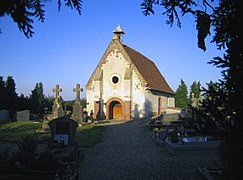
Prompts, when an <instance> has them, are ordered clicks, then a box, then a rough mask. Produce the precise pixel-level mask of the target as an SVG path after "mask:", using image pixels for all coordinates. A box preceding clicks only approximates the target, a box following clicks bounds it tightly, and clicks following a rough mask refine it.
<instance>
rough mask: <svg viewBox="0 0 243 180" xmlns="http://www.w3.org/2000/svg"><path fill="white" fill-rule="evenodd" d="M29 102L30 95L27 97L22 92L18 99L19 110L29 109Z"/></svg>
mask: <svg viewBox="0 0 243 180" xmlns="http://www.w3.org/2000/svg"><path fill="white" fill-rule="evenodd" d="M29 102H30V101H29V97H25V96H24V95H23V94H21V95H20V96H18V99H17V110H18V111H23V110H26V109H29Z"/></svg>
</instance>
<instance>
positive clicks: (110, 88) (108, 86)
mask: <svg viewBox="0 0 243 180" xmlns="http://www.w3.org/2000/svg"><path fill="white" fill-rule="evenodd" d="M106 60H107V63H105V64H103V66H102V67H101V68H102V69H103V95H102V96H103V100H104V102H107V101H108V100H109V99H110V98H112V97H118V98H120V99H122V100H123V99H124V96H125V88H124V87H125V84H124V83H125V81H124V75H125V71H126V68H128V67H129V64H128V62H127V61H126V60H125V58H124V57H123V55H122V54H121V53H119V52H118V50H117V49H115V51H113V52H111V53H110V54H109V55H108V56H107V59H106ZM113 76H117V77H118V78H119V81H118V83H116V84H114V83H113V82H112V77H113Z"/></svg>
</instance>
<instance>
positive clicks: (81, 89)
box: [73, 84, 83, 100]
mask: <svg viewBox="0 0 243 180" xmlns="http://www.w3.org/2000/svg"><path fill="white" fill-rule="evenodd" d="M82 91H83V88H80V84H76V88H73V92H76V100H80V92H82Z"/></svg>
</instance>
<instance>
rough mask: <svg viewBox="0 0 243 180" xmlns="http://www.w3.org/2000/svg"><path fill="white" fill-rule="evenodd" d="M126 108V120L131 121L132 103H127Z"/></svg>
mask: <svg viewBox="0 0 243 180" xmlns="http://www.w3.org/2000/svg"><path fill="white" fill-rule="evenodd" d="M124 106H125V107H124V119H125V120H128V119H131V101H125V102H124Z"/></svg>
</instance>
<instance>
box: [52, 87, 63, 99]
mask: <svg viewBox="0 0 243 180" xmlns="http://www.w3.org/2000/svg"><path fill="white" fill-rule="evenodd" d="M52 91H53V92H56V99H57V98H58V96H59V92H62V88H59V85H58V84H57V85H56V88H54V89H52Z"/></svg>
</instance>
